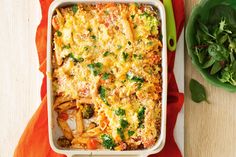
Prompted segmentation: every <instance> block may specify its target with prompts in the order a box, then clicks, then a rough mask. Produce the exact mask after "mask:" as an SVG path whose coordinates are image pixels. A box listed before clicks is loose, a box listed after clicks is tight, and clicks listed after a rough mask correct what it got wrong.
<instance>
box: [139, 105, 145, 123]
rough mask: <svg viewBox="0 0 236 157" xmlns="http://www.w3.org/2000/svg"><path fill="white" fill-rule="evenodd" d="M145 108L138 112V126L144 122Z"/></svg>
mask: <svg viewBox="0 0 236 157" xmlns="http://www.w3.org/2000/svg"><path fill="white" fill-rule="evenodd" d="M145 110H146V108H145V107H141V108H139V110H138V120H139V126H140V125H141V124H142V123H143V121H144V114H145Z"/></svg>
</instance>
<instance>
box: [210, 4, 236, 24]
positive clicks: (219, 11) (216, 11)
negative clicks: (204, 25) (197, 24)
mask: <svg viewBox="0 0 236 157" xmlns="http://www.w3.org/2000/svg"><path fill="white" fill-rule="evenodd" d="M209 17H210V18H209V24H211V25H216V24H218V23H220V21H221V19H222V18H224V19H226V20H227V22H228V23H229V24H230V25H233V26H236V19H235V17H236V11H235V9H234V8H232V7H231V6H230V5H226V4H220V5H217V6H215V7H213V8H212V9H211V10H210V13H209Z"/></svg>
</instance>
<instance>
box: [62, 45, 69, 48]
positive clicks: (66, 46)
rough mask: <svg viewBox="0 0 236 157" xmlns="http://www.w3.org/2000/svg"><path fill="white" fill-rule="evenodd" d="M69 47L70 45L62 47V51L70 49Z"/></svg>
mask: <svg viewBox="0 0 236 157" xmlns="http://www.w3.org/2000/svg"><path fill="white" fill-rule="evenodd" d="M70 48H71V47H70V45H64V46H63V47H62V49H70Z"/></svg>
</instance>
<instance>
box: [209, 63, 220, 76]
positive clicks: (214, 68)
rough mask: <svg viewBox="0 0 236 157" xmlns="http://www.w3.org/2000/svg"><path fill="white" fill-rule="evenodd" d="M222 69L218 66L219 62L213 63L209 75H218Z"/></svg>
mask: <svg viewBox="0 0 236 157" xmlns="http://www.w3.org/2000/svg"><path fill="white" fill-rule="evenodd" d="M221 69H222V66H221V64H220V62H215V63H214V64H213V66H212V68H211V72H210V74H211V75H215V74H216V73H218V72H219V71H220V70H221Z"/></svg>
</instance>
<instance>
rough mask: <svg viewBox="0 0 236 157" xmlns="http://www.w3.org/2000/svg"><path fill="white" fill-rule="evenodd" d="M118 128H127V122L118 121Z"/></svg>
mask: <svg viewBox="0 0 236 157" xmlns="http://www.w3.org/2000/svg"><path fill="white" fill-rule="evenodd" d="M120 126H121V128H122V129H125V128H127V127H128V126H129V123H128V122H127V120H124V119H121V120H120Z"/></svg>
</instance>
